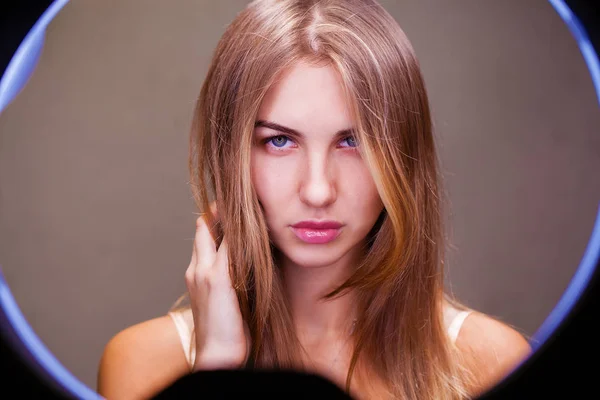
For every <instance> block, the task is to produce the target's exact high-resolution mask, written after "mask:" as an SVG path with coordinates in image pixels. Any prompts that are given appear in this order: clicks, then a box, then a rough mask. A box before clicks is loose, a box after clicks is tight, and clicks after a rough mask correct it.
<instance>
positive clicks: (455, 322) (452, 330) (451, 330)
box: [448, 310, 473, 343]
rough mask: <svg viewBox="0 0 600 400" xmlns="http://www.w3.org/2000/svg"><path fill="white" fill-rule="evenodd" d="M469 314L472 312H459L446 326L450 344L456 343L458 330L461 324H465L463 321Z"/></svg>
mask: <svg viewBox="0 0 600 400" xmlns="http://www.w3.org/2000/svg"><path fill="white" fill-rule="evenodd" d="M471 312H473V310H464V311H460V312H458V313H457V314H456V315H455V316H454V318H453V319H452V322H451V323H450V325H449V326H448V336H449V337H450V341H451V342H452V343H455V342H456V338H458V334H459V332H460V328H462V325H463V322H465V319H466V318H467V317H468V316H469V314H471Z"/></svg>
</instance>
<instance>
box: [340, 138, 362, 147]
mask: <svg viewBox="0 0 600 400" xmlns="http://www.w3.org/2000/svg"><path fill="white" fill-rule="evenodd" d="M343 142H346V143H348V144H349V146H348V147H356V146H358V143H356V138H355V137H354V136H348V137H347V138H345V139H344V140H343Z"/></svg>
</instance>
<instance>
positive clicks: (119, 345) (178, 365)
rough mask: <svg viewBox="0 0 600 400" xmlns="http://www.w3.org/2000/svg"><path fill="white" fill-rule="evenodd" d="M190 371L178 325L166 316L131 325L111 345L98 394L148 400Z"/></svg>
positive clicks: (105, 355)
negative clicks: (176, 326)
mask: <svg viewBox="0 0 600 400" xmlns="http://www.w3.org/2000/svg"><path fill="white" fill-rule="evenodd" d="M188 372H189V367H188V364H187V361H186V358H185V354H184V352H183V347H182V345H181V341H180V339H179V335H178V333H177V330H176V328H175V324H174V323H173V321H172V319H171V317H170V316H169V315H164V316H162V317H158V318H154V319H151V320H148V321H144V322H141V323H139V324H136V325H133V326H130V327H129V328H126V329H124V330H122V331H121V332H119V333H117V334H116V335H115V336H114V337H113V338H112V339H111V340H110V341H109V342H108V344H107V345H106V347H105V348H104V353H103V354H102V358H101V360H100V366H99V369H98V393H99V394H100V395H101V396H103V397H105V398H108V399H111V400H113V399H115V400H118V399H141V398H149V397H151V396H153V395H154V394H156V393H158V392H159V391H160V390H162V389H164V388H166V387H167V386H169V385H170V384H171V383H173V382H174V381H175V380H177V379H178V378H180V377H182V376H184V375H186V374H187V373H188Z"/></svg>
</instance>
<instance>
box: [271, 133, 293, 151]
mask: <svg viewBox="0 0 600 400" xmlns="http://www.w3.org/2000/svg"><path fill="white" fill-rule="evenodd" d="M288 140H289V139H288V138H287V137H286V136H283V135H279V136H273V137H272V138H269V139H268V142H269V143H271V144H273V146H275V147H278V148H281V147H283V146H284V145H285V144H286V143H287V142H288Z"/></svg>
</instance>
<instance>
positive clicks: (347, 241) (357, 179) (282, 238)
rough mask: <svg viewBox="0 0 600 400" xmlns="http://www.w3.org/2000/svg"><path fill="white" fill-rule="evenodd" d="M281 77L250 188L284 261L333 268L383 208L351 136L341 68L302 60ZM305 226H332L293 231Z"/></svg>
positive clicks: (266, 111) (263, 113) (258, 143)
mask: <svg viewBox="0 0 600 400" xmlns="http://www.w3.org/2000/svg"><path fill="white" fill-rule="evenodd" d="M280 78H281V79H280V80H278V81H277V83H276V84H275V85H273V86H272V87H271V88H270V90H269V91H268V93H267V95H266V97H265V99H264V101H263V103H262V104H261V107H260V110H259V113H258V118H257V127H256V129H255V132H254V141H253V146H252V165H251V168H252V181H253V185H254V188H255V190H256V192H257V194H258V198H259V200H260V202H261V204H262V206H263V209H264V213H265V216H266V220H267V225H268V228H269V232H270V236H271V240H272V242H273V243H274V244H275V246H276V247H277V248H278V249H279V250H280V251H281V253H282V255H283V257H284V263H287V262H290V261H291V262H292V263H294V264H296V265H299V266H302V267H319V266H327V265H331V264H334V263H336V262H338V261H340V260H341V259H342V258H346V257H348V255H350V254H354V252H352V250H356V249H359V248H360V246H361V245H362V244H363V243H364V239H365V237H366V235H367V234H368V232H369V231H370V230H371V228H372V227H373V225H374V224H375V222H376V220H377V218H378V216H379V214H380V213H381V211H382V210H383V203H382V202H381V199H380V197H379V194H378V193H377V190H376V188H375V184H374V182H373V178H372V177H371V174H370V173H369V171H368V169H367V167H366V164H365V163H364V162H363V160H362V158H361V156H360V154H359V152H358V149H357V145H360V144H358V143H357V142H356V141H355V140H354V137H353V135H352V129H353V123H352V120H351V118H350V114H349V108H348V105H347V102H346V99H345V97H344V93H343V89H342V86H341V83H340V82H341V81H340V79H341V78H340V77H339V74H338V73H337V71H336V70H335V69H334V68H333V67H331V66H325V67H316V66H312V65H310V64H305V63H298V64H297V65H295V66H294V67H292V68H290V69H289V70H288V71H286V73H284V74H283V75H282V76H281V77H280ZM303 221H304V222H322V221H329V222H332V223H333V224H334V225H328V226H320V227H319V226H310V225H306V226H304V227H302V226H295V225H296V224H299V223H302V222H303ZM335 224H337V226H336V225H335ZM344 256H346V257H344Z"/></svg>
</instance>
